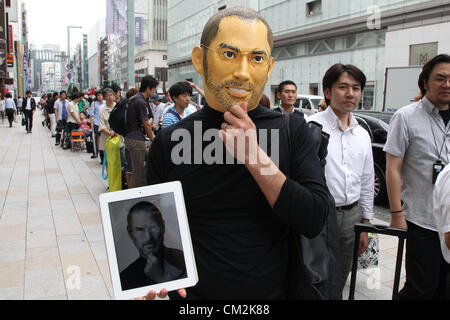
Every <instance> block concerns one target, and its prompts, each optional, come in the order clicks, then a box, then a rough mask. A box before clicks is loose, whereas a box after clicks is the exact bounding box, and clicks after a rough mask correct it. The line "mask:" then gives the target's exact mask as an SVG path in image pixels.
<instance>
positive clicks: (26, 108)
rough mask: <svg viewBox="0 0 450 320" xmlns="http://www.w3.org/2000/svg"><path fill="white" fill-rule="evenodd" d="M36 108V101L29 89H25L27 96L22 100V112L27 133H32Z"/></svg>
mask: <svg viewBox="0 0 450 320" xmlns="http://www.w3.org/2000/svg"><path fill="white" fill-rule="evenodd" d="M35 110H36V101H35V100H34V98H33V97H32V96H31V91H27V97H26V98H25V99H23V102H22V112H23V114H24V116H25V130H26V131H27V133H32V130H33V116H34V111H35Z"/></svg>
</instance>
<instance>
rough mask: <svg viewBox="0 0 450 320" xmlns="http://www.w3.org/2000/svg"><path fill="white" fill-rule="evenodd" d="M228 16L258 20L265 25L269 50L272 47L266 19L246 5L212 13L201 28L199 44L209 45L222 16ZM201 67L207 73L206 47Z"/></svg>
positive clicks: (243, 19)
mask: <svg viewBox="0 0 450 320" xmlns="http://www.w3.org/2000/svg"><path fill="white" fill-rule="evenodd" d="M228 17H238V18H239V19H241V20H242V21H254V20H259V21H261V22H262V23H264V25H265V26H266V27H267V41H268V42H269V46H270V50H271V51H272V49H273V34H272V29H271V28H270V26H269V24H268V23H267V21H266V20H265V19H264V18H263V16H262V15H260V14H259V13H258V12H256V11H255V10H253V9H250V8H246V7H234V8H227V9H224V10H220V11H219V12H217V13H216V14H214V15H213V16H212V17H211V18H210V19H209V20H208V22H207V23H206V25H205V27H204V28H203V33H202V37H201V40H200V44H201V45H202V46H204V47H209V46H210V45H211V42H212V41H213V40H214V38H215V37H216V36H217V33H218V32H219V26H220V22H222V20H223V19H224V18H228ZM203 49H204V51H203V68H204V70H205V73H208V65H207V63H206V57H207V53H208V49H207V48H203Z"/></svg>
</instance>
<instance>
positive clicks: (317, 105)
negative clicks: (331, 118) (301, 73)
mask: <svg viewBox="0 0 450 320" xmlns="http://www.w3.org/2000/svg"><path fill="white" fill-rule="evenodd" d="M321 101H322V99H311V102H312V104H313V107H314V108H315V109H319V103H320V102H321Z"/></svg>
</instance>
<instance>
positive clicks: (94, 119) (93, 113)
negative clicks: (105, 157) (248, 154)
mask: <svg viewBox="0 0 450 320" xmlns="http://www.w3.org/2000/svg"><path fill="white" fill-rule="evenodd" d="M95 98H96V99H97V101H95V102H93V103H92V105H91V108H90V109H89V116H90V119H89V121H90V122H91V125H93V130H92V141H93V144H94V148H93V154H92V156H91V158H92V159H95V158H97V157H98V144H99V136H100V135H99V134H98V124H99V114H100V109H101V108H102V107H103V105H104V104H105V101H104V100H103V93H102V92H101V91H98V92H97V93H96V94H95Z"/></svg>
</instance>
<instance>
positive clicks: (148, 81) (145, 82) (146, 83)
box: [139, 76, 159, 92]
mask: <svg viewBox="0 0 450 320" xmlns="http://www.w3.org/2000/svg"><path fill="white" fill-rule="evenodd" d="M158 85H159V81H158V80H156V79H155V78H153V77H152V76H145V77H143V78H142V82H141V87H140V88H139V92H144V91H145V90H147V88H150V89H153V88H156V87H157V86H158Z"/></svg>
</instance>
